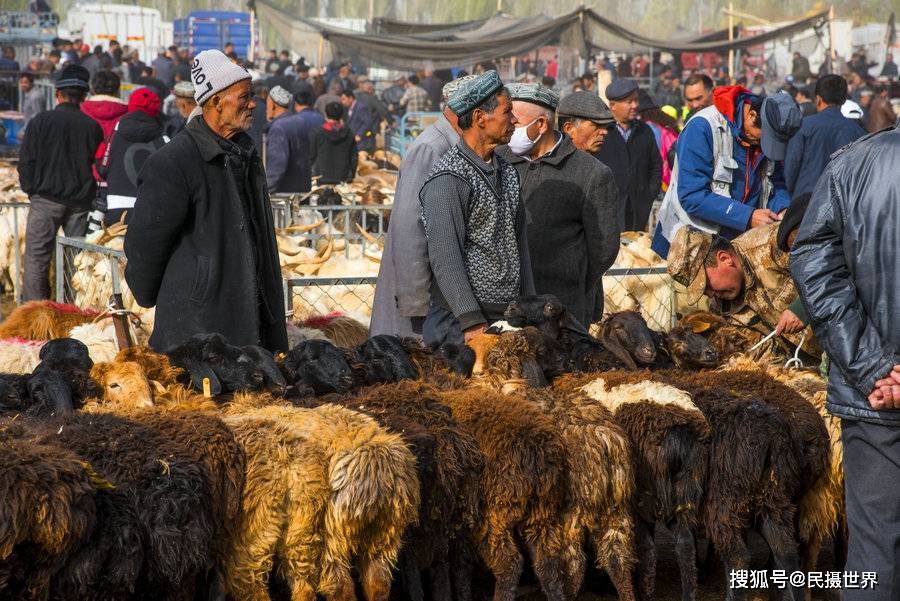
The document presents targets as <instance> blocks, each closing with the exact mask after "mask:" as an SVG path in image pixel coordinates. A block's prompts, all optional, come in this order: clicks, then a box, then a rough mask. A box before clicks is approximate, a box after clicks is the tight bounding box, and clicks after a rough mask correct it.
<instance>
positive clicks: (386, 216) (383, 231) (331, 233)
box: [273, 204, 392, 256]
mask: <svg viewBox="0 0 900 601" xmlns="http://www.w3.org/2000/svg"><path fill="white" fill-rule="evenodd" d="M391 208H392V205H362V204H354V205H319V206H308V205H304V206H303V207H300V208H293V209H291V214H290V221H291V225H294V226H302V225H312V224H314V223H318V222H319V221H321V222H322V227H319V228H316V229H315V230H313V231H309V232H306V233H305V234H304V236H305V237H307V238H308V239H310V240H313V241H316V240H318V239H320V238H336V239H341V240H345V241H347V242H349V243H354V244H359V245H360V246H361V247H362V251H363V253H365V252H366V249H367V248H368V247H369V246H371V245H372V244H373V240H377V241H378V244H382V243H383V242H384V237H385V235H387V228H388V222H389V221H390V214H391ZM273 210H274V209H273ZM276 220H277V217H276ZM361 230H362V231H361ZM363 232H365V233H363ZM344 252H345V253H346V255H347V256H349V255H350V246H349V244H347V245H344Z"/></svg>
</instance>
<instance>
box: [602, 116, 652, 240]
mask: <svg viewBox="0 0 900 601" xmlns="http://www.w3.org/2000/svg"><path fill="white" fill-rule="evenodd" d="M631 127H632V130H633V131H632V132H631V136H629V138H628V142H626V141H625V138H623V137H622V134H620V133H619V129H618V127H616V124H615V123H613V124H612V125H610V126H609V128H608V130H609V133H608V134H607V136H606V140H604V141H603V146H601V147H600V150H599V151H597V153H596V154H595V155H594V156H596V157H597V158H598V159H600V162H602V163H603V164H604V165H606V166H607V167H609V168H610V169H612V172H613V176H615V178H616V186H618V188H619V203H620V205H619V211H620V214H621V215H622V217H623V221H622V223H621V225H622V229H623V230H624V231H626V232H628V231H644V230H646V229H647V222H648V221H649V219H650V211H651V209H652V208H653V201H654V200H656V197H657V196H658V195H659V191H660V181H661V179H662V157H661V156H660V154H659V147H658V146H657V145H656V138H655V137H654V136H653V130H652V129H650V126H649V125H647V124H646V123H644V122H643V121H641V120H639V119H638V120H635V121H633V122H632V124H631Z"/></svg>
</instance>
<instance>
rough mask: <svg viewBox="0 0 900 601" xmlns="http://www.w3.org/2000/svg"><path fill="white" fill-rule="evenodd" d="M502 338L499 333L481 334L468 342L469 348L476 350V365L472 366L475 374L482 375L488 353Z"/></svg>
mask: <svg viewBox="0 0 900 601" xmlns="http://www.w3.org/2000/svg"><path fill="white" fill-rule="evenodd" d="M499 340H500V336H499V335H497V334H481V335H479V336H476V337H475V338H473V339H472V340H470V341H469V342H467V343H466V345H468V347H469V348H471V349H472V350H473V351H475V365H474V366H473V367H472V374H473V375H476V376H477V375H481V373H482V372H483V371H484V370H485V364H486V361H487V356H488V353H489V352H490V351H491V349H492V348H494V346H495V345H496V344H497V342H498V341H499Z"/></svg>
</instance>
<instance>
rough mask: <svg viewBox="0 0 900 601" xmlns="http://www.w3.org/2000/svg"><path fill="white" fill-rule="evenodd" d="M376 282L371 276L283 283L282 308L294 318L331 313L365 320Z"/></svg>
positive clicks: (298, 279)
mask: <svg viewBox="0 0 900 601" xmlns="http://www.w3.org/2000/svg"><path fill="white" fill-rule="evenodd" d="M377 281H378V278H377V277H375V276H366V277H355V278H354V277H351V278H327V277H303V278H290V279H287V280H284V302H285V307H286V309H287V311H288V313H290V314H292V315H293V316H294V317H295V318H301V317H307V316H309V315H313V314H323V315H324V314H327V313H331V312H333V311H340V312H342V313H351V314H354V315H357V316H369V315H371V314H372V303H373V302H374V300H375V284H376V282H377Z"/></svg>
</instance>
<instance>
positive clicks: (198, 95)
mask: <svg viewBox="0 0 900 601" xmlns="http://www.w3.org/2000/svg"><path fill="white" fill-rule="evenodd" d="M250 78H251V77H250V73H248V72H247V70H246V69H244V68H243V67H241V66H239V65H236V64H235V63H233V62H231V59H230V58H228V57H227V56H225V55H224V54H223V53H222V51H220V50H204V51H203V52H201V53H200V54H198V55H197V57H196V58H195V59H194V64H193V65H192V66H191V81H192V82H193V83H194V100H196V101H197V104H198V105H202V104H203V103H204V102H206V101H207V100H209V99H210V98H211V97H212V96H213V95H215V94H216V93H218V92H221V91H222V90H224V89H225V88H227V87H228V86H230V85H232V84H235V83H237V82H239V81H241V80H244V79H250Z"/></svg>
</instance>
